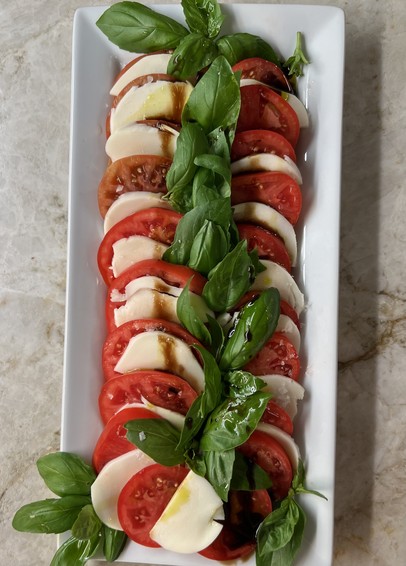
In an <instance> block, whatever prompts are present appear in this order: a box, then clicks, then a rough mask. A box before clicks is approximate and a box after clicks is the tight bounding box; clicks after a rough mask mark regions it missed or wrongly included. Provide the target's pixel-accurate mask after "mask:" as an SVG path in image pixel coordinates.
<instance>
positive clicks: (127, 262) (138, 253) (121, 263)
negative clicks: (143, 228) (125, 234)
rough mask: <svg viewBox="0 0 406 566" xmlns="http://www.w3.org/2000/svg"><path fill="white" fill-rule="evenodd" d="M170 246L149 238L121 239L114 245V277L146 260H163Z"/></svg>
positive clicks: (112, 265)
mask: <svg viewBox="0 0 406 566" xmlns="http://www.w3.org/2000/svg"><path fill="white" fill-rule="evenodd" d="M168 247H169V246H167V245H166V244H161V242H156V241H155V240H151V238H148V237H147V236H130V237H129V238H121V239H120V240H117V242H115V243H114V244H113V260H112V263H111V267H112V269H113V275H114V277H118V276H119V275H120V274H121V273H123V271H125V270H126V269H128V268H129V267H131V266H132V265H134V264H135V263H137V262H138V261H142V260H144V259H161V258H162V256H163V254H164V253H165V252H166V250H167V249H168Z"/></svg>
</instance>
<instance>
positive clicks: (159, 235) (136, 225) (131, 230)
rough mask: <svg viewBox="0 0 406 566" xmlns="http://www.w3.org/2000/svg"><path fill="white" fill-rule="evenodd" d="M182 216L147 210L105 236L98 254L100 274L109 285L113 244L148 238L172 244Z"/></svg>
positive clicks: (119, 224)
mask: <svg viewBox="0 0 406 566" xmlns="http://www.w3.org/2000/svg"><path fill="white" fill-rule="evenodd" d="M181 218H182V215H181V214H179V213H177V212H175V211H173V210H166V209H164V208H147V209H145V210H140V211H138V212H135V213H134V214H132V215H131V216H127V217H126V218H123V220H120V222H118V223H117V224H115V225H114V226H113V227H112V228H111V229H110V230H109V231H108V232H107V234H106V235H105V236H104V238H103V240H102V243H101V244H100V247H99V251H98V254H97V261H98V264H99V270H100V273H101V275H102V277H103V279H104V281H105V283H106V284H107V285H109V283H110V282H111V281H113V279H115V277H114V275H113V271H112V269H111V264H112V261H113V244H114V243H115V242H117V241H118V240H121V238H129V237H130V236H147V237H148V238H152V239H153V240H155V241H157V242H161V243H163V244H171V243H172V241H173V238H174V235H175V232H176V227H177V225H178V222H179V220H180V219H181Z"/></svg>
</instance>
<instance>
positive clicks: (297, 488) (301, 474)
mask: <svg viewBox="0 0 406 566" xmlns="http://www.w3.org/2000/svg"><path fill="white" fill-rule="evenodd" d="M305 480H306V474H305V469H304V465H303V462H302V460H299V465H298V468H297V472H296V474H295V476H294V478H293V480H292V490H293V492H294V493H307V494H309V495H316V496H317V497H321V498H322V499H325V500H326V501H328V499H327V497H326V496H325V495H323V494H322V493H320V492H319V491H315V490H313V489H307V487H306V486H305V485H304V484H305Z"/></svg>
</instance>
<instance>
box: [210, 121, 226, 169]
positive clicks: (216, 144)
mask: <svg viewBox="0 0 406 566" xmlns="http://www.w3.org/2000/svg"><path fill="white" fill-rule="evenodd" d="M207 139H208V140H209V144H210V150H211V153H213V154H214V155H219V156H220V157H222V158H223V159H225V161H226V162H227V163H230V147H231V143H232V140H230V139H229V136H228V134H227V133H226V132H225V131H224V130H223V128H221V127H220V128H216V129H215V130H213V131H212V132H210V134H209V135H208V136H207Z"/></svg>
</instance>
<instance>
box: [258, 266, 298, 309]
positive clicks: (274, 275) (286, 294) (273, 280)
mask: <svg viewBox="0 0 406 566" xmlns="http://www.w3.org/2000/svg"><path fill="white" fill-rule="evenodd" d="M261 263H262V264H263V265H264V267H265V271H262V272H261V273H259V274H258V275H257V276H256V278H255V281H254V283H253V284H252V286H251V290H252V291H265V290H266V289H269V287H276V288H277V289H278V291H279V293H280V295H281V298H282V299H283V300H284V301H286V302H288V303H289V304H290V305H291V306H292V307H293V308H294V309H295V311H296V312H297V314H300V313H301V312H302V310H303V308H304V295H303V293H302V292H301V291H300V289H299V287H298V286H297V285H296V282H295V280H294V279H293V277H292V276H291V275H290V274H289V273H288V272H287V271H286V269H284V268H283V267H281V266H280V265H278V264H277V263H274V262H273V261H268V260H262V259H261Z"/></svg>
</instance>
